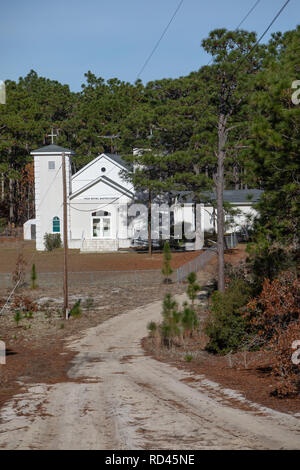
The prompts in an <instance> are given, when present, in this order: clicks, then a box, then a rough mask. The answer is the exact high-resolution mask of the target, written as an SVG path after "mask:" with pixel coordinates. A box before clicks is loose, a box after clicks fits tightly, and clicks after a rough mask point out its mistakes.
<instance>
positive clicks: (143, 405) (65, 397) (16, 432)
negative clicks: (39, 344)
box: [0, 295, 300, 449]
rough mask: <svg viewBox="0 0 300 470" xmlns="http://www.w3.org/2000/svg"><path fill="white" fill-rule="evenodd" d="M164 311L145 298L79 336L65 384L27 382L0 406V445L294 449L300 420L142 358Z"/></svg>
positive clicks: (298, 446)
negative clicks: (151, 327) (151, 324)
mask: <svg viewBox="0 0 300 470" xmlns="http://www.w3.org/2000/svg"><path fill="white" fill-rule="evenodd" d="M180 300H183V296H182V295H181V297H180ZM160 310H161V304H160V301H156V302H151V303H150V304H149V305H147V306H144V307H139V308H136V309H133V310H130V311H128V312H127V313H124V314H123V315H120V316H116V317H114V318H110V319H108V320H107V321H105V322H104V323H102V324H101V325H99V326H97V327H92V328H89V329H88V330H86V332H85V333H84V334H83V335H82V336H81V337H78V336H77V337H76V336H75V337H74V338H73V339H72V340H71V341H70V343H69V346H68V349H69V350H70V351H72V352H73V353H75V354H76V355H75V356H74V358H73V360H72V367H71V369H70V370H69V372H68V380H66V381H64V382H61V383H56V384H45V383H40V384H38V385H34V386H24V385H23V386H24V391H23V392H22V393H20V394H18V395H15V396H14V397H13V399H12V400H11V401H9V402H8V403H6V405H5V406H4V407H3V408H2V410H1V415H0V418H1V424H0V445H1V447H2V448H4V449H29V448H30V449H300V420H299V418H297V417H295V416H291V415H287V414H284V413H279V412H276V411H273V410H270V409H268V408H263V407H260V406H259V405H255V404H253V403H251V402H249V401H246V402H245V400H244V399H243V397H241V396H239V394H237V393H234V392H233V391H231V390H228V389H227V390H226V389H223V388H222V387H221V386H218V385H217V384H216V383H213V382H211V381H208V380H206V379H205V378H204V377H201V376H200V377H197V376H195V375H194V374H191V373H190V372H186V371H183V370H178V369H177V368H175V367H172V366H170V365H168V364H165V363H161V362H158V361H156V360H155V359H152V358H151V357H149V356H146V355H145V354H144V352H143V350H142V348H141V339H142V337H143V336H144V335H145V332H146V325H147V323H148V321H149V320H155V321H157V320H159V318H160ZM191 378H192V379H195V378H196V379H197V381H196V382H194V381H193V380H190V379H191ZM232 401H235V402H238V401H240V402H241V403H243V405H245V403H246V404H247V409H244V410H242V409H239V408H237V407H235V406H233V404H232Z"/></svg>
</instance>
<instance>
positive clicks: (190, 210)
mask: <svg viewBox="0 0 300 470" xmlns="http://www.w3.org/2000/svg"><path fill="white" fill-rule="evenodd" d="M63 153H64V155H65V162H66V181H67V208H68V210H67V213H68V220H67V227H68V244H69V248H77V249H80V250H81V251H82V252H99V251H102V252H110V251H118V250H119V249H126V248H129V247H130V246H132V244H133V243H134V240H138V239H139V238H141V232H142V225H143V224H144V225H146V226H147V223H146V224H145V223H144V222H145V217H144V218H143V217H142V215H143V214H142V213H141V212H142V208H141V210H137V209H139V207H137V206H135V208H134V210H133V212H132V211H131V212H130V207H132V203H133V202H134V201H135V191H134V188H133V187H132V184H131V183H130V182H129V181H127V180H126V178H124V173H126V172H128V166H127V164H126V163H125V162H124V161H123V160H122V158H121V157H120V156H119V155H115V154H109V153H102V154H101V155H99V156H98V157H96V158H95V159H94V160H92V161H91V162H90V163H88V164H87V165H85V166H84V167H83V168H82V169H81V170H79V171H78V172H77V173H75V174H74V175H72V172H71V159H72V155H73V152H72V151H71V150H69V149H66V148H63V147H60V146H57V145H55V144H51V145H47V146H45V147H42V148H39V149H37V150H34V151H33V152H31V155H32V156H33V157H34V174H35V211H36V217H35V219H32V220H29V221H27V222H26V223H25V224H24V238H25V239H35V240H36V249H37V250H42V251H43V250H45V246H44V236H45V234H46V233H53V234H54V233H60V234H61V238H62V239H63V174H62V154H63ZM260 193H261V191H258V190H243V191H224V199H225V200H227V201H228V202H231V203H232V204H233V206H234V207H235V208H237V209H239V215H237V216H235V217H234V220H233V218H232V217H231V219H230V221H231V225H232V227H234V230H237V229H241V228H242V227H244V226H246V225H247V224H249V216H253V215H255V210H254V208H253V207H252V206H253V203H254V202H256V201H257V200H258V198H259V196H260ZM175 199H176V201H175V202H177V205H175V207H174V209H173V224H175V225H176V224H181V226H182V223H183V222H184V223H185V224H186V225H188V226H189V227H190V230H195V228H196V227H197V229H198V231H199V230H200V231H201V235H203V233H204V231H206V232H211V231H213V229H214V225H215V211H214V209H213V207H212V205H209V204H201V205H199V206H198V207H199V208H198V209H197V211H199V214H200V215H199V217H200V218H199V223H197V222H196V220H197V218H196V217H195V213H196V209H195V204H194V203H193V202H192V201H188V200H187V199H182V198H181V199H182V200H180V201H179V199H180V197H175ZM144 229H145V227H144ZM232 230H233V228H232ZM143 233H144V234H145V231H144V232H143ZM156 236H157V238H159V234H158V233H156ZM154 238H155V237H154ZM142 239H144V240H146V239H147V237H146V236H143V237H142ZM193 247H194V249H195V248H197V247H196V246H193V244H191V243H190V244H189V248H190V249H191V248H193ZM200 248H201V246H200Z"/></svg>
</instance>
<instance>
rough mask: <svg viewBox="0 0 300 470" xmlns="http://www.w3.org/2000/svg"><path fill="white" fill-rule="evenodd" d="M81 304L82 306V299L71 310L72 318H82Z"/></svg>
mask: <svg viewBox="0 0 300 470" xmlns="http://www.w3.org/2000/svg"><path fill="white" fill-rule="evenodd" d="M80 304H81V299H79V300H77V302H75V304H74V305H73V307H72V308H71V310H70V313H69V315H70V317H80V315H81V314H82V309H81V306H80Z"/></svg>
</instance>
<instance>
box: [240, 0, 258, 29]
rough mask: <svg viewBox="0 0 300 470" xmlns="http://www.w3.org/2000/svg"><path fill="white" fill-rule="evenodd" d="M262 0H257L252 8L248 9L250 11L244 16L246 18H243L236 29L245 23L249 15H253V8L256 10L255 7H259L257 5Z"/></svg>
mask: <svg viewBox="0 0 300 470" xmlns="http://www.w3.org/2000/svg"><path fill="white" fill-rule="evenodd" d="M260 2H261V0H257V1H256V2H255V4H254V5H253V7H252V8H250V10H249V11H248V13H247V14H246V15H245V16H244V18H243V19H242V21H241V22H240V23H239V24H238V25H237V27H236V28H235V29H236V30H237V29H239V28H240V27H241V26H242V24H243V23H244V21H246V19H247V18H248V16H250V15H251V13H252V12H253V10H255V8H256V7H257V5H258V4H259V3H260Z"/></svg>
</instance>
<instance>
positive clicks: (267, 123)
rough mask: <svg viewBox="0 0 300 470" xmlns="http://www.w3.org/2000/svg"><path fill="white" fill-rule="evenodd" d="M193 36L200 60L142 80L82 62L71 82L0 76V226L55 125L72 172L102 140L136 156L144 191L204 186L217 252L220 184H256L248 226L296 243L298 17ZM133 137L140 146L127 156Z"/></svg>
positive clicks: (21, 199)
mask: <svg viewBox="0 0 300 470" xmlns="http://www.w3.org/2000/svg"><path fill="white" fill-rule="evenodd" d="M202 47H203V48H204V49H205V50H206V52H207V53H209V54H210V55H211V56H212V62H211V64H210V65H206V66H203V67H201V68H200V69H199V70H198V71H195V72H191V73H190V74H189V75H188V76H184V77H180V78H176V79H171V78H170V79H162V80H155V81H151V82H148V83H147V84H145V85H144V84H143V83H142V82H141V81H140V80H137V81H136V82H135V83H134V84H131V83H127V82H124V81H120V80H118V79H117V78H113V79H109V80H104V79H103V78H101V77H97V76H95V75H94V74H93V73H92V72H91V71H89V72H87V73H86V74H85V83H84V84H82V89H81V91H80V92H72V91H70V88H69V86H68V85H63V84H61V83H59V82H57V81H53V80H50V79H47V78H44V77H40V76H38V75H37V73H36V72H35V71H33V70H31V71H30V72H29V73H28V75H27V76H26V77H24V78H22V77H21V78H20V79H19V80H18V81H17V82H15V81H10V80H7V81H6V92H7V93H6V94H7V103H6V105H1V108H0V211H1V217H0V218H1V224H2V226H3V225H5V224H6V223H7V222H10V223H13V224H15V225H20V224H22V223H24V221H25V220H27V219H28V218H30V217H33V216H34V185H33V168H32V158H31V157H30V151H31V150H32V149H34V148H37V147H40V146H42V145H47V144H49V143H50V138H49V136H48V135H49V133H50V132H51V129H52V128H54V129H55V130H56V132H57V133H58V137H57V139H56V141H55V143H56V144H58V145H62V146H66V147H69V148H72V149H73V150H74V151H75V153H76V156H75V157H74V159H73V163H72V165H73V172H75V171H78V170H79V169H80V168H81V167H82V166H83V165H84V164H86V163H88V162H89V161H90V160H92V159H93V158H95V157H96V156H97V155H98V154H99V153H101V152H110V153H120V154H121V155H123V156H127V160H128V161H129V162H134V163H136V164H139V165H141V168H142V169H140V170H138V171H136V172H135V174H133V173H132V174H131V177H132V180H133V182H134V184H135V185H136V186H137V187H140V188H146V190H147V192H148V196H149V199H151V197H152V195H153V194H157V193H159V192H161V191H164V192H166V191H171V190H172V191H173V190H180V191H192V192H193V194H194V198H195V202H201V201H203V191H206V190H210V189H212V188H215V190H216V194H217V207H218V212H217V213H218V232H220V235H221V236H220V237H219V241H218V243H219V245H220V246H219V252H221V251H223V250H222V243H223V237H222V230H223V228H222V227H224V224H223V220H224V214H223V200H222V194H223V189H224V188H226V189H247V188H260V189H264V190H265V193H264V196H263V199H262V200H261V202H260V204H259V211H260V219H259V222H258V224H259V226H258V227H257V231H258V232H259V234H260V237H261V244H262V246H263V244H264V243H265V244H266V243H267V244H269V245H270V246H273V245H274V244H276V243H278V242H280V243H281V244H284V245H289V246H292V247H293V249H299V233H300V230H299V229H300V227H299V220H300V204H299V196H300V186H299V148H300V145H299V144H300V142H299V139H300V137H299V127H300V110H299V105H298V106H297V105H295V104H293V102H292V99H291V97H292V94H293V92H294V90H293V89H292V83H293V82H294V81H295V80H297V79H300V66H299V56H300V27H297V28H296V29H295V30H292V31H288V32H286V33H284V34H282V33H276V34H273V35H272V37H271V39H270V41H269V42H268V43H267V44H263V45H261V44H257V37H256V34H255V33H253V32H248V31H245V30H238V31H228V30H226V29H217V30H214V31H212V32H211V33H210V34H209V36H208V37H207V38H206V39H204V40H203V41H202ZM133 148H140V149H147V150H148V151H147V152H141V153H139V154H138V155H135V157H133V156H132V149H133ZM269 245H268V246H269ZM219 261H221V265H222V260H219ZM221 269H223V268H222V266H221ZM221 287H222V286H221Z"/></svg>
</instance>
